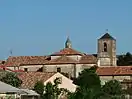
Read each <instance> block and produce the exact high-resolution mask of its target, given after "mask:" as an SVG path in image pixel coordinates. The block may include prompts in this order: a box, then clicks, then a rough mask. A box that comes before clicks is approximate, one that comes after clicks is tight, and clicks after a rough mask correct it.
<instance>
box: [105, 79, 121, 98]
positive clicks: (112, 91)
mask: <svg viewBox="0 0 132 99" xmlns="http://www.w3.org/2000/svg"><path fill="white" fill-rule="evenodd" d="M102 90H103V92H104V93H107V94H108V95H112V96H116V95H121V94H122V87H121V84H120V82H119V81H117V80H110V81H109V82H107V83H106V84H105V85H104V86H103V87H102Z"/></svg>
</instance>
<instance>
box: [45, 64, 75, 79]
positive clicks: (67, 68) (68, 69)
mask: <svg viewBox="0 0 132 99" xmlns="http://www.w3.org/2000/svg"><path fill="white" fill-rule="evenodd" d="M58 67H60V68H61V72H64V73H69V74H70V75H71V76H72V77H74V74H75V73H74V69H75V68H74V67H75V65H74V64H56V65H44V67H43V69H44V70H43V71H44V72H57V68H58Z"/></svg>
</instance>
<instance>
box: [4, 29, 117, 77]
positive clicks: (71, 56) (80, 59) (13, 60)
mask: <svg viewBox="0 0 132 99" xmlns="http://www.w3.org/2000/svg"><path fill="white" fill-rule="evenodd" d="M97 45H98V47H97V48H98V49H97V50H98V52H97V56H96V57H95V56H94V55H92V54H86V53H83V52H79V51H77V50H76V49H74V48H72V42H71V40H70V38H69V37H68V38H67V40H66V42H65V48H63V49H61V50H59V51H58V52H54V53H52V54H51V55H47V56H10V57H9V58H8V59H7V60H6V61H5V62H4V65H5V66H6V67H8V68H10V69H11V70H16V71H17V70H18V71H19V70H22V71H25V72H29V71H42V72H63V73H68V74H69V75H71V76H72V77H78V74H79V72H81V71H82V70H84V69H85V68H90V67H92V66H98V67H109V66H116V40H115V39H114V38H113V37H112V36H111V35H110V34H109V33H108V31H107V32H106V33H105V34H104V35H103V36H101V37H100V38H99V39H98V40H97Z"/></svg>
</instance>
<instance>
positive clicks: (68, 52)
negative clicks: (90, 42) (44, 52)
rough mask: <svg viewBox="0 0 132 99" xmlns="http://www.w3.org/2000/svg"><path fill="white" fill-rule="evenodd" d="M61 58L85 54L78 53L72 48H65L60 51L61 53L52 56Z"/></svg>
mask: <svg viewBox="0 0 132 99" xmlns="http://www.w3.org/2000/svg"><path fill="white" fill-rule="evenodd" d="M59 55H60V56H61V55H83V53H81V52H78V51H76V50H74V49H72V48H64V49H62V50H60V51H59V52H55V53H53V54H51V56H59Z"/></svg>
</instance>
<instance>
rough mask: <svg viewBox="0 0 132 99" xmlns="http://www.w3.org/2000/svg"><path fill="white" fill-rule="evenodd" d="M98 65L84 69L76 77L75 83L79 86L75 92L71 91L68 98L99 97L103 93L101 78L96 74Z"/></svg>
mask: <svg viewBox="0 0 132 99" xmlns="http://www.w3.org/2000/svg"><path fill="white" fill-rule="evenodd" d="M96 69H97V67H91V68H90V69H84V70H83V71H82V72H81V73H80V74H79V76H78V78H77V79H75V81H74V83H75V84H77V85H78V86H79V87H78V88H77V90H76V92H75V93H71V94H70V95H69V96H68V99H98V98H99V97H101V96H102V95H103V92H101V84H100V82H101V81H100V78H99V76H98V75H97V74H96Z"/></svg>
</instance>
